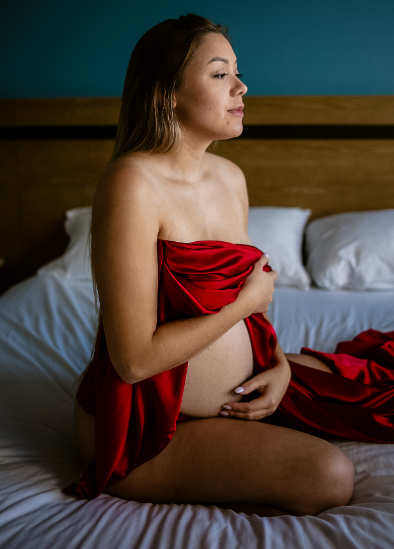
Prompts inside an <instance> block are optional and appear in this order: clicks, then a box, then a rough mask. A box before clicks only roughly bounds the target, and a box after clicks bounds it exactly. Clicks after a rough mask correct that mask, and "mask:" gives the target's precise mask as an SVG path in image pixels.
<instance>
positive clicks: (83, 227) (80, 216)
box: [37, 208, 92, 279]
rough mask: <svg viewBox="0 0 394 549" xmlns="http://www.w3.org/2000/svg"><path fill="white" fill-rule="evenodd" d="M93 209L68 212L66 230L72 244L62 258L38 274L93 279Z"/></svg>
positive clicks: (52, 262)
mask: <svg viewBox="0 0 394 549" xmlns="http://www.w3.org/2000/svg"><path fill="white" fill-rule="evenodd" d="M91 216H92V208H74V209H73V210H67V211H66V221H65V223H64V228H65V230H66V233H67V234H68V236H69V237H70V242H69V243H68V246H67V248H66V250H65V252H64V254H63V255H62V256H60V257H59V258H58V259H55V260H53V261H51V262H50V263H47V264H46V265H44V266H43V267H41V268H40V269H38V271H37V274H38V275H40V276H56V277H60V278H77V279H91V278H92V271H91V268H90V251H89V234H90V220H91Z"/></svg>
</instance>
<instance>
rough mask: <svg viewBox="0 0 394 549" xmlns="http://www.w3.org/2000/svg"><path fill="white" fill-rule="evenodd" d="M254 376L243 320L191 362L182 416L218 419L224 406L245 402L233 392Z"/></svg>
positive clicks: (247, 335) (251, 356)
mask: <svg viewBox="0 0 394 549" xmlns="http://www.w3.org/2000/svg"><path fill="white" fill-rule="evenodd" d="M252 374H253V354H252V345H251V342H250V338H249V333H248V330H247V328H246V325H245V322H244V321H243V320H242V321H240V322H238V323H237V324H236V325H235V326H233V327H232V328H231V329H230V330H229V331H228V332H226V333H225V334H224V335H223V336H222V337H221V338H220V339H218V341H216V342H215V343H213V344H212V345H211V346H210V347H208V348H207V349H205V351H203V352H202V353H200V354H199V355H197V356H196V357H194V358H192V359H191V360H190V361H189V365H188V369H187V376H186V382H185V388H184V392H183V398H182V404H181V412H182V413H184V414H188V415H191V416H195V417H214V416H217V415H218V413H219V412H220V410H221V407H222V404H225V403H226V402H239V401H240V400H241V399H242V395H238V394H237V393H234V389H235V388H236V387H238V386H239V385H242V383H244V382H245V381H246V380H248V379H250V378H251V377H252ZM219 417H220V416H219Z"/></svg>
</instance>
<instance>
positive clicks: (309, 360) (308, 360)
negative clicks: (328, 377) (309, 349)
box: [285, 353, 333, 374]
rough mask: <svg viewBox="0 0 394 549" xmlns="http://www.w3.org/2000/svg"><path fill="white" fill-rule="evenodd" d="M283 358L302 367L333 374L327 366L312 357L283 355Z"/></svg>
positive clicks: (291, 354)
mask: <svg viewBox="0 0 394 549" xmlns="http://www.w3.org/2000/svg"><path fill="white" fill-rule="evenodd" d="M285 357H286V358H287V360H292V361H293V362H297V363H298V364H302V365H303V366H308V368H314V369H315V370H322V371H323V372H329V373H330V374H332V373H333V371H332V370H331V368H330V367H329V366H327V365H326V364H324V362H322V361H321V360H319V359H318V358H316V357H314V356H311V355H302V354H295V353H294V354H293V353H285Z"/></svg>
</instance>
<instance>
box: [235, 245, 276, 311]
mask: <svg viewBox="0 0 394 549" xmlns="http://www.w3.org/2000/svg"><path fill="white" fill-rule="evenodd" d="M267 263H268V257H266V256H265V255H264V254H263V255H262V256H261V258H260V259H259V261H257V263H255V265H254V269H253V271H252V272H251V273H250V275H249V276H248V277H247V279H246V280H245V282H244V285H243V286H242V289H241V291H240V292H239V294H238V299H241V300H245V302H246V303H247V304H248V308H249V310H250V313H249V314H255V313H267V312H268V307H269V305H270V303H271V302H272V294H273V293H274V281H275V280H276V279H277V278H278V273H277V272H276V271H269V272H266V271H264V270H263V267H264V266H265V265H267ZM248 316H249V315H248Z"/></svg>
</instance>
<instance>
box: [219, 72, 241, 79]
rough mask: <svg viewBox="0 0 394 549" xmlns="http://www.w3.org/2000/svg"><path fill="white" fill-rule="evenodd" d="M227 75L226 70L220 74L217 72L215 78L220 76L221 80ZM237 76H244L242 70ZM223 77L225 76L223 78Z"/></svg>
mask: <svg viewBox="0 0 394 549" xmlns="http://www.w3.org/2000/svg"><path fill="white" fill-rule="evenodd" d="M225 76H228V74H227V73H226V72H221V73H220V74H215V75H214V77H215V78H218V79H219V80H224V77H225ZM235 76H236V77H237V78H242V77H243V74H241V73H240V72H239V73H237V74H236V75H235ZM222 77H223V78H222Z"/></svg>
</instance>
